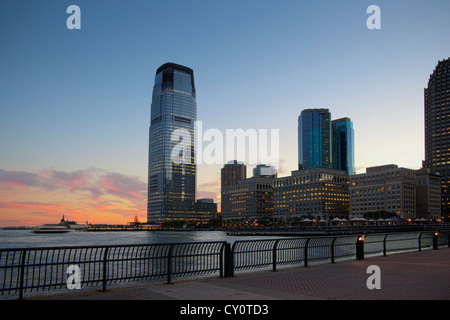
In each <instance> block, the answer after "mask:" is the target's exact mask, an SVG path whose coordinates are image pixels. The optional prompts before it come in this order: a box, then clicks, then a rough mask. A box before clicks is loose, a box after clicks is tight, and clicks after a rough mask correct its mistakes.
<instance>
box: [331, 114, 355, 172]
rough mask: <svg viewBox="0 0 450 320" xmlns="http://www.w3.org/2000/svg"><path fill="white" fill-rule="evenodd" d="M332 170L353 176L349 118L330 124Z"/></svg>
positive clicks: (353, 147)
mask: <svg viewBox="0 0 450 320" xmlns="http://www.w3.org/2000/svg"><path fill="white" fill-rule="evenodd" d="M331 128H332V153H333V156H332V162H333V169H336V170H342V171H345V172H347V174H348V175H351V174H355V172H356V170H355V138H354V130H353V123H352V121H351V119H350V118H341V119H337V120H333V121H332V122H331Z"/></svg>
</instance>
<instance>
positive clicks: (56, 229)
mask: <svg viewBox="0 0 450 320" xmlns="http://www.w3.org/2000/svg"><path fill="white" fill-rule="evenodd" d="M69 231H70V229H69V227H67V226H63V225H59V224H44V225H43V226H39V227H35V228H33V232H34V233H65V232H69Z"/></svg>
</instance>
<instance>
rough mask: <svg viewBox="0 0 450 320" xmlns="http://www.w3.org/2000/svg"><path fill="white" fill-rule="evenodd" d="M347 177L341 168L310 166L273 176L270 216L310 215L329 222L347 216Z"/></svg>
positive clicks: (282, 217)
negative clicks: (285, 175)
mask: <svg viewBox="0 0 450 320" xmlns="http://www.w3.org/2000/svg"><path fill="white" fill-rule="evenodd" d="M348 185H349V178H348V176H347V174H346V173H345V171H339V170H333V169H327V168H319V167H316V168H311V169H306V170H297V171H292V174H291V176H288V177H282V178H277V179H274V182H273V203H274V209H273V210H274V218H276V219H279V220H283V221H288V220H290V219H294V218H299V219H301V218H307V217H308V218H310V217H312V218H314V219H315V220H316V221H319V220H322V221H326V222H329V221H330V220H331V219H333V218H335V217H339V218H348V214H349V209H348V208H349V193H348Z"/></svg>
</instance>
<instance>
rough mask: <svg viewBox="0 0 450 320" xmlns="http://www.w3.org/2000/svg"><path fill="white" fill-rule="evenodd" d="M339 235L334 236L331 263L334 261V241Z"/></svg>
mask: <svg viewBox="0 0 450 320" xmlns="http://www.w3.org/2000/svg"><path fill="white" fill-rule="evenodd" d="M336 239H337V237H334V238H333V241H331V263H334V243H335V242H336Z"/></svg>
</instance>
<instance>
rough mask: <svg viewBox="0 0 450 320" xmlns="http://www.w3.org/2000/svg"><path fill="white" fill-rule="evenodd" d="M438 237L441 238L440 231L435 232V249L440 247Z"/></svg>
mask: <svg viewBox="0 0 450 320" xmlns="http://www.w3.org/2000/svg"><path fill="white" fill-rule="evenodd" d="M438 238H439V232H435V233H434V234H433V250H437V249H438V248H439V242H438Z"/></svg>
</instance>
